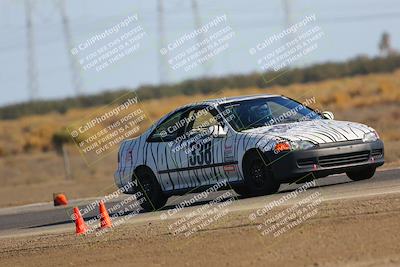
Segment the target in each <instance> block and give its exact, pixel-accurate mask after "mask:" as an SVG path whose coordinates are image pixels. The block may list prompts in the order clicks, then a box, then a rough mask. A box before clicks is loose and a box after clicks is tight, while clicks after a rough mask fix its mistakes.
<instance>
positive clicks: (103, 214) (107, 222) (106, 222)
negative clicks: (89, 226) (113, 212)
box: [99, 200, 111, 228]
mask: <svg viewBox="0 0 400 267" xmlns="http://www.w3.org/2000/svg"><path fill="white" fill-rule="evenodd" d="M99 210H100V228H109V227H111V219H110V216H109V215H108V212H107V209H106V206H105V205H104V202H103V200H101V201H100V205H99Z"/></svg>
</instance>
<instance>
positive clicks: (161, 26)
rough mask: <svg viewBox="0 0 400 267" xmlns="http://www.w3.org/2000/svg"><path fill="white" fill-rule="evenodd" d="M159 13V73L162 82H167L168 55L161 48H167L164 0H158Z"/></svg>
mask: <svg viewBox="0 0 400 267" xmlns="http://www.w3.org/2000/svg"><path fill="white" fill-rule="evenodd" d="M157 13H158V51H157V53H158V74H159V79H160V84H162V83H165V82H166V79H167V74H168V73H167V69H166V62H165V57H166V56H167V55H162V54H161V53H160V50H161V49H163V48H166V49H168V48H167V47H166V45H165V30H164V8H163V4H162V0H158V5H157Z"/></svg>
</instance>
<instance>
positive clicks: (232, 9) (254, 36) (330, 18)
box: [0, 0, 400, 105]
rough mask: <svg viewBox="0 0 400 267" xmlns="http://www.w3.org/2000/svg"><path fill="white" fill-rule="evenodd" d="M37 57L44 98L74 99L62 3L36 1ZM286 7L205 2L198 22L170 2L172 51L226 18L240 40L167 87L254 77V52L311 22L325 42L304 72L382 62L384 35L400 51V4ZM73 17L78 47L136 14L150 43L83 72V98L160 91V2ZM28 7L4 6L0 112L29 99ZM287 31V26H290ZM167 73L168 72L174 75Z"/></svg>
mask: <svg viewBox="0 0 400 267" xmlns="http://www.w3.org/2000/svg"><path fill="white" fill-rule="evenodd" d="M31 2H32V5H33V8H32V16H33V27H34V32H33V35H34V39H35V42H34V49H35V57H36V64H37V79H38V84H39V92H38V97H39V98H60V97H65V96H72V95H74V94H75V91H74V87H73V84H72V81H71V68H70V63H69V57H68V55H69V54H68V53H69V51H68V49H67V45H66V42H65V37H64V34H63V28H62V23H61V16H60V8H59V3H60V1H51V0H31ZM283 2H284V1H282V0H270V1H228V0H221V1H211V0H207V1H202V0H198V1H197V3H198V15H199V17H198V18H197V20H196V19H195V16H194V15H193V11H192V1H191V0H168V1H164V2H163V3H164V4H163V5H164V12H163V15H164V24H163V27H164V35H165V39H164V40H163V41H164V43H167V44H168V43H170V42H172V41H174V40H175V39H176V38H178V37H180V36H182V35H183V34H185V33H189V32H191V31H192V30H193V29H194V28H195V25H196V23H197V25H198V23H199V22H200V23H201V25H202V24H205V23H207V22H209V21H210V20H212V19H213V18H215V17H217V16H221V15H224V14H225V15H226V17H227V21H226V24H227V25H229V26H230V27H231V28H232V30H233V31H234V32H235V37H234V38H233V39H232V40H230V41H229V48H228V49H226V51H224V52H222V53H221V54H219V55H217V56H215V57H214V58H213V59H212V60H211V61H210V63H209V64H207V67H206V68H203V67H198V68H196V69H194V70H193V71H188V72H185V71H183V70H178V71H174V70H172V69H171V68H169V69H168V72H167V76H166V80H167V81H168V82H176V81H180V80H183V79H187V78H193V77H199V76H201V75H204V74H206V75H209V76H215V75H224V74H229V73H249V72H252V71H257V70H259V68H258V66H257V62H256V60H255V58H254V57H252V56H251V55H250V54H249V49H250V48H251V47H254V46H255V44H257V43H259V42H261V41H262V40H264V39H265V38H266V37H268V36H270V35H271V34H274V33H277V32H280V31H282V30H284V29H285V27H286V26H285V25H287V22H290V23H295V22H297V21H299V20H301V19H302V18H304V17H305V16H306V15H311V14H316V17H317V20H316V22H315V23H316V25H319V26H320V27H321V28H322V29H323V31H324V37H323V38H321V40H320V41H319V43H318V49H316V50H315V51H314V52H313V53H311V54H310V55H307V57H304V58H303V59H302V60H300V61H299V62H297V63H296V64H297V65H307V64H311V63H315V62H324V61H327V60H331V61H340V60H345V59H348V58H351V57H354V56H356V55H360V54H362V55H369V56H375V55H377V54H378V48H377V45H378V42H379V40H380V37H381V35H382V32H384V31H386V32H388V33H390V35H391V41H392V46H393V47H395V48H400V36H399V26H400V1H396V0H352V1H349V0H332V1H328V0H324V1H321V0H319V1H309V0H301V1H300V0H299V1H295V0H287V3H288V4H289V5H288V6H289V9H288V10H289V12H288V14H289V16H285V12H284V7H283ZM66 13H67V14H68V17H69V20H70V27H71V37H72V42H73V45H78V44H80V43H82V42H84V41H85V40H87V39H88V38H90V37H92V36H93V35H94V34H96V33H99V32H103V31H104V30H105V29H108V28H110V27H112V26H114V25H116V24H117V23H119V22H120V21H121V20H123V19H124V18H126V17H127V16H129V15H133V14H137V15H138V23H140V25H141V26H142V27H143V29H144V30H145V32H146V36H145V37H144V38H143V39H142V40H141V41H140V42H141V43H140V48H139V49H138V50H137V51H136V52H135V53H133V54H132V55H129V56H127V57H126V58H124V59H123V60H121V61H120V62H119V63H118V64H115V65H113V66H111V67H109V68H107V69H105V70H104V71H101V72H96V71H94V70H87V71H84V70H82V69H81V68H79V74H80V77H81V79H82V90H83V92H84V93H95V92H98V91H101V90H105V89H117V88H121V87H130V88H135V87H137V86H138V85H141V84H144V83H146V84H157V83H159V81H160V77H159V76H160V75H159V62H160V61H159V52H158V51H159V34H158V33H159V31H158V12H157V1H156V0H146V1H99V0H96V1H94V0H93V1H88V0H87V1H82V0H67V1H66ZM25 14H26V13H25V1H23V0H18V1H17V0H2V1H1V2H0V32H1V36H2V38H1V40H2V42H1V43H0V61H1V67H0V68H1V69H0V70H1V71H0V84H1V92H2V94H1V98H0V105H4V104H8V103H15V102H21V101H26V100H28V99H29V93H28V81H29V79H28V74H27V73H28V64H27V58H28V55H27V51H28V49H27V27H26V15H25ZM285 23H286V24H285ZM167 68H168V67H167Z"/></svg>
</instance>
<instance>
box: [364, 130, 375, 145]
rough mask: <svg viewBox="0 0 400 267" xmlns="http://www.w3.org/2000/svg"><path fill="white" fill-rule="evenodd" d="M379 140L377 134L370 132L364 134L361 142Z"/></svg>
mask: <svg viewBox="0 0 400 267" xmlns="http://www.w3.org/2000/svg"><path fill="white" fill-rule="evenodd" d="M378 139H379V135H378V133H377V132H375V131H372V132H369V133H366V134H364V137H363V142H373V141H376V140H378Z"/></svg>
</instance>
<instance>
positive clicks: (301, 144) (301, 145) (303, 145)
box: [291, 140, 315, 150]
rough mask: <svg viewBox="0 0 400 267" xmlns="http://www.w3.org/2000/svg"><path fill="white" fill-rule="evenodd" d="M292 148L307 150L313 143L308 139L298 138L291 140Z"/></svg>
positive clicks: (312, 146)
mask: <svg viewBox="0 0 400 267" xmlns="http://www.w3.org/2000/svg"><path fill="white" fill-rule="evenodd" d="M291 144H292V150H307V149H311V148H314V147H315V144H314V143H312V142H310V141H305V140H298V141H292V142H291Z"/></svg>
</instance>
